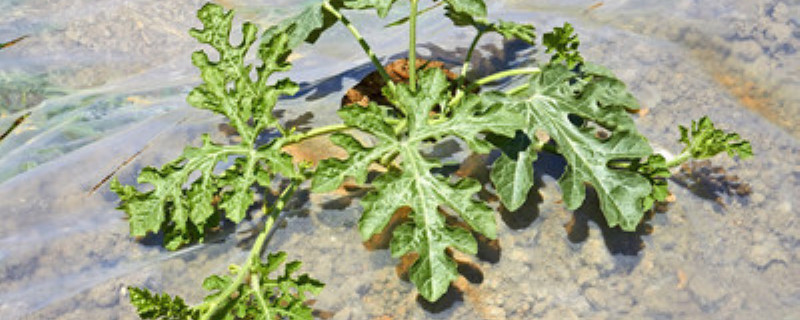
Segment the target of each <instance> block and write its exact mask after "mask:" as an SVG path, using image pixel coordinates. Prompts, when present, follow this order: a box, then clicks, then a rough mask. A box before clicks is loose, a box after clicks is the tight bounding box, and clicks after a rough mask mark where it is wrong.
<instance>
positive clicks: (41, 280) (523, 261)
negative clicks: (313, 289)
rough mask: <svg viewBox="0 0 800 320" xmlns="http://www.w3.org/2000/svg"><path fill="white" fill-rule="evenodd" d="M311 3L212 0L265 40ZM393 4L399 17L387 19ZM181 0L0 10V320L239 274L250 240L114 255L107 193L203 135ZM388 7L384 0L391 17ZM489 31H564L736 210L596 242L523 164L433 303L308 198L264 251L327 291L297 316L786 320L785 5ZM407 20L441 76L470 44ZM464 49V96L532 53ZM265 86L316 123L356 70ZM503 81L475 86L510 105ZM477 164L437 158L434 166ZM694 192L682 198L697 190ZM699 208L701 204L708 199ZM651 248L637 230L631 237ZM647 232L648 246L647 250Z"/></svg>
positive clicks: (795, 104) (118, 238) (617, 7)
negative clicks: (689, 143)
mask: <svg viewBox="0 0 800 320" xmlns="http://www.w3.org/2000/svg"><path fill="white" fill-rule="evenodd" d="M311 2H312V1H285V0H278V1H256V0H239V1H219V3H221V4H223V5H226V6H228V7H231V8H235V9H236V10H237V12H238V16H239V19H240V20H241V19H247V20H252V21H254V22H256V23H257V24H259V25H260V26H262V27H264V26H268V25H270V24H273V23H275V22H277V21H278V20H279V19H280V18H281V17H283V16H286V15H288V14H291V13H294V12H297V11H298V10H300V9H301V8H302V6H303V5H304V4H307V3H311ZM398 3H400V2H398ZM202 4H203V3H202V2H201V1H153V0H134V1H112V0H104V1H96V0H93V1H88V0H76V1H44V0H14V1H4V2H3V3H1V4H0V21H2V23H0V37H2V38H0V42H6V41H9V40H12V39H14V38H16V37H19V36H23V35H27V36H28V37H27V38H25V39H22V40H21V41H19V42H18V43H16V44H14V45H12V46H8V47H5V48H3V49H2V50H0V103H2V104H0V131H4V130H5V128H8V127H9V126H10V125H11V124H12V123H14V122H15V121H16V120H17V119H19V118H20V117H22V116H23V115H28V116H27V117H25V118H24V120H23V122H21V124H20V125H19V126H18V127H17V128H16V129H15V130H14V131H13V132H11V134H9V136H7V137H6V138H5V139H4V140H3V141H0V208H2V210H0V218H2V223H0V315H2V316H0V318H8V319H16V318H31V319H51V318H60V319H81V318H83V319H133V318H136V315H135V313H134V310H133V309H132V307H131V306H130V304H129V303H128V301H127V300H128V296H127V289H126V287H127V286H146V287H148V288H150V289H153V290H159V291H161V290H163V291H167V292H169V293H172V294H180V295H182V296H184V297H185V298H187V299H188V300H189V302H194V301H198V300H199V299H201V297H202V296H203V295H204V292H203V290H202V288H201V287H200V283H201V281H202V279H203V278H204V277H206V276H207V275H209V274H212V273H222V272H225V269H226V265H227V264H229V263H239V262H241V261H243V260H244V258H245V256H246V254H247V249H248V245H247V243H248V240H249V239H250V233H248V230H250V229H252V228H254V227H255V226H254V224H253V223H249V222H245V223H243V224H242V225H240V226H239V227H238V228H237V229H236V230H227V231H225V232H222V233H220V234H219V235H217V236H215V237H212V239H211V240H210V241H208V242H207V243H205V244H202V245H196V246H192V247H188V248H186V249H182V250H180V251H177V252H168V251H166V250H164V249H162V248H160V247H159V246H158V244H157V243H155V242H153V241H149V242H148V241H145V242H137V241H135V240H133V239H131V238H130V237H129V236H128V233H127V232H128V226H127V222H126V221H125V220H124V219H123V218H124V214H123V213H122V212H120V211H117V210H115V209H114V208H115V206H116V204H117V198H116V196H115V195H114V194H113V193H111V192H110V191H108V186H107V183H106V182H107V180H106V177H108V176H109V175H111V174H115V175H116V176H117V177H119V179H120V180H121V181H122V182H124V183H133V182H134V181H135V177H136V174H137V173H138V172H139V171H140V170H141V169H142V168H143V167H144V166H152V165H161V164H163V163H165V162H166V161H169V160H170V159H172V158H173V157H174V156H176V155H177V154H178V153H179V152H180V150H182V148H183V146H184V145H186V144H192V143H194V144H196V143H198V142H199V137H200V134H201V133H204V132H210V133H212V137H213V138H214V139H215V140H216V141H219V142H224V141H226V139H230V137H228V136H227V135H226V133H225V130H222V129H220V128H221V127H220V124H222V123H223V119H222V118H220V117H219V116H216V115H213V114H211V113H209V112H206V111H202V110H195V109H192V108H191V107H189V106H188V105H187V104H186V102H185V100H184V99H185V95H186V93H187V92H188V91H189V90H190V89H191V88H192V86H193V85H195V84H196V83H197V82H198V80H199V77H198V72H197V71H196V70H195V69H194V68H193V67H192V66H191V64H190V60H189V56H190V54H191V52H192V51H194V50H198V49H201V48H202V47H200V46H198V45H196V44H195V42H194V41H193V39H191V38H190V37H189V36H188V34H187V30H188V29H189V28H191V27H197V26H198V22H197V21H196V19H195V11H196V10H197V9H198V8H199V7H201V6H202ZM399 6H400V7H402V6H403V4H399ZM401 11H402V10H396V12H395V13H394V15H392V16H391V17H390V18H387V20H385V21H381V20H378V19H376V18H374V17H372V16H371V15H367V14H361V13H355V12H348V13H347V14H348V16H349V17H350V18H351V20H353V21H354V22H355V23H356V24H357V25H360V26H362V27H361V28H360V29H361V31H362V33H364V36H365V38H366V39H367V40H368V41H369V42H370V43H372V45H373V47H374V48H375V49H376V51H377V53H378V55H379V56H380V58H381V59H382V60H383V61H390V60H392V59H394V58H397V57H401V56H403V55H405V50H406V49H405V46H406V45H407V43H406V42H407V41H406V39H407V38H406V35H405V33H404V29H403V28H402V27H400V28H398V27H395V28H390V29H383V28H382V27H381V26H382V25H384V24H385V23H386V22H387V21H391V20H392V19H393V18H398V17H399V16H401V15H402V12H401ZM489 11H490V13H491V15H492V16H493V17H496V18H497V17H502V18H503V19H505V20H514V21H526V22H531V23H534V24H535V25H536V26H537V27H538V31H539V32H540V33H541V32H544V31H545V30H547V29H548V28H550V27H553V26H558V25H561V24H562V23H563V22H564V21H569V22H571V23H572V24H573V25H574V26H575V29H576V31H577V32H578V33H579V35H580V38H581V48H582V52H583V53H584V56H586V57H587V59H589V60H592V61H595V62H598V63H601V64H604V65H606V66H608V67H610V68H611V69H612V70H613V71H614V72H615V73H616V74H617V75H618V76H620V77H621V78H622V79H623V80H625V81H626V82H627V83H628V84H629V86H630V88H631V90H632V91H633V93H634V94H635V95H636V96H637V98H639V99H640V101H641V103H642V105H643V106H644V107H645V108H647V109H648V110H649V113H647V114H646V115H644V116H641V117H638V118H637V119H636V122H637V125H638V126H639V128H640V130H641V131H642V132H643V133H644V134H645V135H646V136H647V137H648V138H649V139H650V140H651V141H652V142H653V144H654V145H656V146H657V147H658V148H660V149H662V150H665V151H667V152H671V153H677V152H679V151H680V147H681V146H680V145H679V143H678V142H677V138H678V137H679V132H678V130H677V126H678V125H679V124H680V125H684V126H685V125H688V124H689V122H690V121H691V120H692V119H698V118H699V117H701V116H702V115H709V116H710V117H711V119H712V120H713V121H714V122H715V123H716V124H717V125H718V126H719V127H722V128H725V129H733V130H736V131H737V132H739V133H740V134H741V135H742V136H744V137H746V138H748V139H750V140H751V141H752V143H753V147H754V151H755V154H756V156H755V158H753V159H751V160H748V161H738V160H730V159H726V158H724V157H719V158H714V159H712V164H713V165H714V166H718V167H721V168H722V169H723V170H725V171H726V172H727V173H729V174H735V175H736V176H738V177H739V179H740V180H741V181H743V182H746V183H747V184H749V185H750V187H751V193H750V194H749V195H745V196H740V195H735V194H728V193H725V192H724V190H716V189H713V188H712V189H710V190H709V189H708V188H706V189H702V190H704V191H703V192H700V191H698V190H701V188H702V187H704V186H703V185H700V186H699V187H698V186H697V185H688V186H682V185H681V184H679V183H673V184H671V189H670V190H671V191H672V192H673V193H674V194H675V195H676V196H677V199H678V200H677V202H676V203H675V204H673V205H672V206H671V207H670V208H669V210H668V211H667V212H666V213H663V214H656V215H655V216H654V217H653V218H652V219H651V220H649V221H648V222H647V225H648V228H647V229H648V232H644V231H643V232H639V233H623V232H620V231H619V230H616V229H608V228H607V227H605V222H604V221H603V220H602V215H601V214H599V213H598V211H597V205H596V203H594V202H593V201H594V200H592V199H591V198H590V199H589V200H588V201H587V203H586V205H584V206H583V207H582V208H580V209H578V210H576V211H574V212H571V211H568V210H566V209H565V208H564V207H563V204H562V203H561V199H560V192H559V190H558V186H557V184H556V183H555V181H556V179H557V178H558V176H559V173H560V170H561V169H562V167H561V166H562V165H561V164H560V161H559V159H557V158H554V157H546V156H543V157H541V158H540V159H539V160H538V161H537V162H536V164H535V171H536V181H537V189H536V190H535V192H532V194H531V196H530V198H529V199H528V203H527V204H526V205H525V206H524V207H523V209H521V210H520V211H518V212H514V213H508V212H500V213H499V214H498V216H497V221H498V225H499V230H498V234H499V240H498V242H497V243H495V244H493V245H492V246H487V247H484V248H482V251H481V254H479V256H478V257H467V256H459V259H463V260H464V261H465V262H466V263H465V265H467V266H465V267H463V268H461V269H462V270H461V271H462V273H463V274H464V278H462V279H459V280H458V281H456V283H455V284H454V286H453V288H452V290H451V291H450V292H449V293H448V294H447V295H446V296H445V298H444V299H443V300H442V301H441V302H439V303H437V304H429V303H423V302H421V301H422V300H421V299H419V298H418V297H417V294H416V292H415V290H414V288H413V285H411V284H410V283H408V282H405V281H403V280H401V279H399V278H398V276H397V275H396V273H395V265H396V264H397V262H398V261H396V260H395V259H392V258H391V256H390V254H389V252H388V251H387V250H380V249H379V250H373V251H370V250H367V249H366V248H365V247H364V245H362V243H361V241H360V238H359V235H358V232H357V230H356V224H357V221H358V217H359V214H360V210H361V207H360V205H359V201H358V197H353V196H352V195H349V194H309V193H308V192H307V191H305V192H304V191H301V192H299V195H300V197H299V198H298V199H297V201H294V202H293V203H292V205H291V206H290V209H289V212H288V218H287V220H286V222H285V224H284V225H283V227H282V228H281V229H279V230H278V232H277V233H276V234H275V236H274V238H273V239H272V241H271V242H270V244H269V246H268V249H269V250H284V251H287V252H288V253H289V258H290V259H298V260H301V261H303V262H304V267H303V271H304V272H308V273H310V274H312V275H313V276H314V277H316V278H318V279H320V280H322V281H323V282H325V283H326V284H327V286H326V288H325V290H324V291H323V293H322V294H321V295H320V296H319V297H317V302H316V303H315V304H314V308H316V309H318V310H319V311H320V312H319V313H318V314H319V315H321V316H324V317H332V318H334V319H376V318H381V317H383V318H382V319H387V318H388V319H533V318H549V319H570V318H581V319H583V318H593V319H595V318H596V319H606V318H619V317H625V318H647V319H684V318H716V319H753V318H763V319H782V318H793V317H797V316H798V315H800V307H798V306H800V291H799V290H800V289H798V288H800V269H798V265H799V264H798V263H799V262H800V250H798V247H799V246H800V228H798V214H797V213H796V212H797V208H800V200H798V198H797V196H796V195H797V194H800V141H798V138H800V131H798V130H799V129H798V128H800V127H799V126H797V124H798V123H800V74H798V73H797V72H796V70H800V56H798V53H797V51H798V49H800V20H798V18H797V17H800V5H798V4H796V3H794V2H791V1H777V0H758V1H745V0H727V1H718V2H708V1H705V2H700V1H692V0H680V1H672V2H663V1H650V0H647V1H618V2H614V3H610V2H609V3H604V2H597V1H578V0H573V1H549V0H546V1H511V0H507V1H491V5H490V8H489ZM440 13H441V12H440V11H434V12H432V13H429V14H425V15H423V16H422V17H421V21H420V23H419V26H420V29H419V37H418V38H419V39H420V41H421V42H420V51H421V55H422V56H423V57H425V58H429V59H437V60H442V61H444V62H445V63H449V64H450V65H453V66H455V65H458V64H459V59H461V57H462V56H463V55H464V51H465V50H466V47H467V46H468V45H469V43H465V42H464V41H468V40H465V39H470V38H471V36H472V34H473V31H472V30H470V29H467V28H460V29H455V28H450V22H449V21H447V20H444V19H440V17H439V16H438V15H439V14H440ZM479 48H480V50H479V52H477V53H476V55H475V57H474V60H473V65H474V66H475V67H476V69H475V71H474V73H473V74H474V76H480V75H484V74H488V73H490V72H492V71H494V70H497V69H501V68H508V67H513V66H519V65H521V64H523V63H525V62H526V61H528V60H530V57H531V56H538V55H539V54H540V52H536V51H535V50H531V49H529V48H526V47H524V46H522V45H520V44H518V43H515V42H504V41H502V40H501V39H499V38H497V37H489V38H487V39H486V40H485V41H484V42H483V43H482V44H481V45H480V46H479ZM292 60H293V63H294V68H293V70H292V71H290V72H289V73H288V74H287V75H286V76H289V77H291V78H292V79H294V80H295V81H298V82H300V83H301V87H302V89H301V92H300V94H298V96H296V97H293V98H287V99H283V100H281V101H280V102H279V105H278V108H279V109H280V112H281V117H282V119H283V120H284V121H294V123H295V124H300V125H301V127H306V128H307V127H309V126H315V125H324V124H331V123H336V122H337V121H338V120H337V118H336V115H335V111H336V109H337V108H338V103H339V101H340V99H341V97H342V95H343V94H344V92H345V91H346V89H347V88H349V87H351V86H352V85H354V84H355V83H357V82H358V80H359V79H360V78H361V77H363V76H364V75H366V74H367V73H369V72H370V71H371V70H372V69H371V65H370V64H369V63H368V60H367V59H366V57H365V56H364V55H363V54H362V53H361V51H360V50H359V49H358V48H357V45H356V44H355V42H354V41H353V40H352V38H351V36H350V34H349V33H348V32H347V31H346V30H345V29H344V28H342V27H340V26H337V27H335V28H334V29H332V30H330V32H328V33H326V34H325V35H324V36H323V37H322V38H321V39H320V41H319V43H318V46H316V47H315V48H314V50H313V51H312V50H311V47H308V46H304V47H302V48H300V49H299V50H298V51H297V52H296V53H294V55H293V56H292ZM513 84H514V81H513V80H512V81H510V82H505V83H499V84H496V86H498V87H504V86H510V85H513ZM432 152H439V153H442V154H448V155H449V154H452V158H453V159H469V160H468V162H469V163H470V164H472V165H474V167H476V168H478V169H476V170H474V174H475V175H478V176H480V175H481V174H482V171H481V169H480V168H482V167H483V168H485V165H484V164H485V162H486V161H489V160H487V158H485V157H475V156H470V155H469V154H468V153H467V152H466V151H464V150H463V148H461V147H460V146H459V145H458V144H457V143H455V144H450V145H447V146H444V147H442V148H441V149H437V150H433V151H432ZM698 181H700V182H699V183H701V184H702V183H703V180H702V179H700V180H698ZM709 194H711V195H712V197H709V196H708V195H709ZM649 229H652V230H649ZM649 231H652V232H649Z"/></svg>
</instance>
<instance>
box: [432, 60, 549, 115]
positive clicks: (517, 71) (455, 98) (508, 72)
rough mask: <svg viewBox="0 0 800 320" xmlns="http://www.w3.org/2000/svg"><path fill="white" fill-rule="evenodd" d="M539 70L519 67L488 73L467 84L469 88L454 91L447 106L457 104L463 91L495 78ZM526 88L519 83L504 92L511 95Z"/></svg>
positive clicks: (475, 87)
mask: <svg viewBox="0 0 800 320" xmlns="http://www.w3.org/2000/svg"><path fill="white" fill-rule="evenodd" d="M539 72H542V70H541V69H539V68H519V69H511V70H505V71H501V72H498V73H494V74H490V75H488V76H485V77H483V78H480V79H478V80H476V81H475V82H474V83H473V84H471V85H470V86H469V88H466V89H465V90H458V91H456V94H455V95H454V96H453V98H452V99H450V102H448V103H447V106H448V107H450V108H452V107H453V106H455V105H456V104H458V102H459V101H461V99H462V98H464V94H465V93H464V92H465V91H467V92H469V91H473V90H475V89H477V88H478V87H480V86H482V85H485V84H487V83H490V82H492V81H497V80H500V79H503V78H507V77H513V76H518V75H522V74H537V73H539ZM527 88H528V84H523V85H521V86H519V87H515V88H512V89H510V90H507V91H506V94H509V95H513V94H516V93H519V92H520V91H522V90H525V89H527Z"/></svg>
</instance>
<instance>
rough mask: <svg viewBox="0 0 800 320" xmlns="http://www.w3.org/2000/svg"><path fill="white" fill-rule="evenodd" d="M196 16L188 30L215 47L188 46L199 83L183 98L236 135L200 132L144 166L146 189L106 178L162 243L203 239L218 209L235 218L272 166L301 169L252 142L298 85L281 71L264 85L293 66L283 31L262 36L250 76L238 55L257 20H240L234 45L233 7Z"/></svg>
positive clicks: (135, 230) (210, 7) (287, 172)
mask: <svg viewBox="0 0 800 320" xmlns="http://www.w3.org/2000/svg"><path fill="white" fill-rule="evenodd" d="M197 16H198V18H199V19H200V20H201V22H202V23H203V26H204V28H203V29H201V30H198V29H193V30H191V32H190V33H191V35H192V36H193V37H195V38H197V40H198V41H199V42H201V43H205V44H208V45H210V46H211V47H212V48H214V49H215V50H217V51H218V52H219V60H218V61H210V60H209V57H208V55H207V54H206V53H205V52H202V51H197V52H195V53H193V55H192V61H193V63H194V64H195V65H196V66H197V67H198V68H199V69H200V71H201V77H202V78H203V83H202V84H200V85H199V86H197V87H196V88H195V89H194V90H192V91H191V92H190V94H189V96H188V97H187V101H188V102H189V103H190V104H192V105H193V106H195V107H198V108H202V109H208V110H211V111H213V112H216V113H220V114H222V115H225V116H226V117H227V118H228V120H229V121H230V124H231V126H233V127H234V128H235V129H236V130H237V132H238V133H239V135H240V136H241V137H242V142H241V143H240V144H239V145H230V146H224V145H218V144H215V143H213V142H212V141H211V139H210V138H209V136H208V135H204V136H203V142H202V145H201V146H200V147H187V148H186V149H185V150H184V152H183V154H181V155H180V156H179V157H178V158H177V159H175V160H173V161H171V162H169V163H167V164H165V165H164V166H163V167H161V168H160V169H157V168H153V167H147V168H145V169H143V170H142V172H141V174H140V175H139V178H138V180H137V181H138V183H139V184H142V185H150V186H151V187H152V188H151V189H150V190H148V191H139V189H137V188H136V187H133V186H123V185H121V184H120V183H119V181H117V180H114V181H113V182H112V184H111V189H112V191H114V192H116V193H117V194H118V195H119V196H120V206H119V208H120V209H122V210H124V211H125V212H126V213H127V214H128V217H129V220H130V229H131V235H133V236H137V237H142V236H146V235H147V234H149V233H157V232H159V231H163V232H164V245H165V247H166V248H167V249H170V250H175V249H177V248H179V247H181V246H183V245H185V244H189V243H192V242H196V241H203V239H204V234H205V231H206V229H207V228H209V227H214V226H216V225H217V224H218V223H219V221H220V220H221V215H220V214H221V212H224V213H225V214H226V215H225V217H226V218H228V219H230V220H232V221H234V222H239V221H241V220H242V219H243V218H244V217H245V214H246V211H247V208H249V207H250V205H252V204H253V200H254V194H253V191H252V189H251V188H252V187H253V186H254V185H256V184H257V185H262V186H267V185H269V180H270V178H271V177H273V176H274V175H275V174H276V173H280V174H281V175H283V176H285V177H289V178H292V177H296V176H298V175H299V173H297V170H295V168H294V165H293V164H292V161H291V158H290V157H289V156H288V155H286V154H285V153H283V152H282V151H281V150H280V145H279V144H277V143H274V141H273V142H271V143H269V144H266V145H263V146H260V147H257V148H256V146H255V145H256V143H255V140H256V139H257V137H258V136H259V134H261V132H262V131H264V130H266V129H272V128H274V127H276V126H277V125H278V122H277V119H276V118H275V117H274V116H273V115H272V110H273V108H274V106H275V104H276V103H277V100H278V98H279V97H280V96H282V95H290V94H294V93H295V92H296V91H297V85H296V84H294V83H292V82H291V81H289V80H286V79H284V80H279V81H277V82H276V83H275V84H273V85H267V79H268V77H269V76H271V75H272V74H273V73H275V72H283V71H286V70H288V69H289V68H290V67H291V65H290V64H289V63H288V62H287V61H286V59H287V57H288V55H289V53H290V52H291V51H290V49H289V46H288V41H289V39H288V37H287V35H285V34H279V35H276V36H275V37H272V38H266V39H263V41H262V42H261V44H260V45H259V47H258V54H257V55H258V57H259V60H260V62H261V64H260V65H259V66H258V67H255V71H256V75H257V76H256V79H252V78H251V76H250V74H251V71H252V70H253V68H254V66H253V65H248V64H245V61H244V60H245V56H246V55H247V52H248V50H249V49H250V48H251V46H252V45H253V44H254V42H255V39H256V33H257V32H258V30H257V28H256V27H255V26H254V25H252V24H250V23H244V24H243V26H242V33H243V37H242V41H241V43H239V44H237V45H232V44H231V43H230V40H231V39H230V32H231V22H232V20H233V12H232V11H227V12H226V11H225V10H224V9H223V8H222V7H220V6H218V5H215V4H206V5H205V6H203V8H201V9H200V10H199V11H198V14H197ZM231 159H235V160H234V163H233V165H231V166H230V167H228V168H227V169H225V170H224V171H223V172H222V173H215V169H217V167H218V166H220V165H221V164H224V163H228V162H229V160H231ZM215 203H216V205H214V204H215Z"/></svg>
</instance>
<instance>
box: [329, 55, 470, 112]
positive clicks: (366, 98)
mask: <svg viewBox="0 0 800 320" xmlns="http://www.w3.org/2000/svg"><path fill="white" fill-rule="evenodd" d="M416 65H417V70H420V69H421V70H427V69H432V68H436V69H441V70H442V71H444V74H445V75H446V76H447V79H448V80H450V81H454V80H456V79H458V75H456V74H455V73H453V72H452V71H450V70H447V68H446V67H445V65H444V63H443V62H441V61H428V60H425V59H417V63H416ZM384 70H386V73H387V74H389V78H391V79H392V82H394V83H408V59H398V60H395V61H392V62H391V63H389V64H387V65H386V66H385V67H384ZM385 85H386V82H385V81H383V78H381V75H380V74H379V73H378V71H373V72H371V73H370V74H368V75H367V76H366V77H364V79H361V82H359V83H358V84H357V85H355V86H354V87H352V88H350V89H348V90H347V93H345V95H344V97H342V106H346V105H349V104H358V105H360V106H364V107H366V106H367V105H368V104H369V102H370V101H374V102H376V103H378V104H380V105H385V106H388V105H391V103H390V102H389V100H387V99H386V97H384V96H383V93H382V92H381V90H382V89H383V87H384V86H385Z"/></svg>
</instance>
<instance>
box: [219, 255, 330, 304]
mask: <svg viewBox="0 0 800 320" xmlns="http://www.w3.org/2000/svg"><path fill="white" fill-rule="evenodd" d="M286 258H287V254H286V253H285V252H277V253H270V254H269V255H268V256H267V259H266V261H259V262H258V263H257V265H256V266H255V267H254V268H253V269H252V271H251V272H252V273H254V274H255V275H256V276H255V277H251V278H250V280H249V281H251V282H252V281H258V282H259V285H258V288H259V290H258V291H255V290H254V286H252V285H247V284H240V285H239V288H238V290H237V291H236V292H237V294H236V295H235V297H233V298H231V299H228V300H226V302H225V303H226V305H225V306H224V308H222V310H223V312H222V316H224V317H225V319H241V318H245V319H263V318H266V319H273V318H276V317H280V318H281V319H283V318H287V319H298V320H306V319H307V320H311V319H313V318H314V317H313V314H312V312H313V310H312V309H311V307H310V306H308V305H306V304H305V302H306V301H307V300H309V299H310V298H311V297H310V295H309V294H313V295H316V294H319V293H320V292H321V290H322V288H323V287H324V284H323V283H322V282H320V281H318V280H316V279H313V278H311V277H309V276H308V275H307V274H302V275H299V276H296V275H294V273H296V272H297V271H298V269H299V268H300V266H301V263H300V262H299V261H292V262H289V263H286V264H284V262H285V261H286ZM281 265H284V272H283V274H281V275H278V276H270V275H271V274H273V273H276V272H277V271H278V269H279V268H280V266H281ZM231 269H232V271H233V270H237V269H238V266H233V267H232V268H231ZM231 284H233V278H232V277H231V276H219V275H212V276H210V277H208V278H206V279H205V280H204V281H203V288H204V289H206V290H209V291H212V293H211V294H209V295H208V296H206V298H205V299H204V300H205V301H206V302H209V301H212V300H213V299H214V298H216V297H217V296H218V295H219V294H221V293H222V292H223V291H224V290H225V288H227V287H228V286H230V285H231ZM258 296H260V297H261V298H263V301H265V303H266V307H267V310H262V309H261V306H260V305H259V303H258V300H259V299H258ZM216 316H220V315H219V314H218V315H216Z"/></svg>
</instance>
